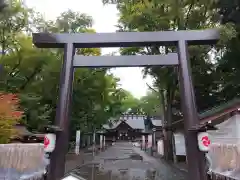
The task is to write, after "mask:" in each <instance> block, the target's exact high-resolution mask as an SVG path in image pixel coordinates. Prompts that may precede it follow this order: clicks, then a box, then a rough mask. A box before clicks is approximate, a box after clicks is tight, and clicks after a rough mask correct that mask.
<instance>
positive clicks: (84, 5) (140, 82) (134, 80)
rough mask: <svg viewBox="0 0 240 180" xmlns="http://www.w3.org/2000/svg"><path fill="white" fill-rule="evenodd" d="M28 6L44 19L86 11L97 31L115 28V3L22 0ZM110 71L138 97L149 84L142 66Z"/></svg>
mask: <svg viewBox="0 0 240 180" xmlns="http://www.w3.org/2000/svg"><path fill="white" fill-rule="evenodd" d="M24 1H25V4H26V5H27V6H28V7H31V8H34V9H35V10H36V11H38V12H40V13H42V14H43V15H44V17H45V18H46V19H49V20H50V19H55V18H56V17H57V16H59V15H60V13H61V12H64V11H66V10H68V9H71V10H73V11H77V12H80V13H86V14H88V15H90V16H92V17H93V20H94V25H93V28H94V29H95V30H96V31H97V32H115V31H116V30H117V28H116V27H115V25H117V20H118V11H117V9H116V6H115V5H103V4H102V0H67V1H66V0H24ZM112 51H114V52H115V51H117V49H114V48H103V49H102V54H108V53H110V52H112ZM112 72H113V73H114V75H115V76H117V77H119V78H120V84H121V87H122V88H124V89H126V90H128V91H130V92H131V93H132V94H133V95H134V96H135V97H137V98H140V97H141V96H144V95H145V94H146V92H147V89H148V87H147V85H146V83H148V84H151V82H152V80H151V78H150V77H147V78H146V79H143V78H142V68H138V67H136V68H135V67H134V68H133V67H131V68H117V69H113V70H112Z"/></svg>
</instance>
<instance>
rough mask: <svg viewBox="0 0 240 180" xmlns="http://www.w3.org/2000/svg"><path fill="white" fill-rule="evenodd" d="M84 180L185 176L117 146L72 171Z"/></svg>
mask: <svg viewBox="0 0 240 180" xmlns="http://www.w3.org/2000/svg"><path fill="white" fill-rule="evenodd" d="M72 172H73V173H75V174H76V175H78V176H81V177H83V178H85V179H86V180H185V179H186V173H184V172H182V171H180V170H178V169H176V168H173V167H172V166H170V165H168V164H166V163H164V162H162V161H161V160H160V159H156V158H154V157H151V156H149V155H148V154H146V153H145V152H144V151H142V150H141V149H139V148H137V147H133V146H132V144H131V143H128V142H119V143H116V144H115V145H113V146H111V147H109V148H108V149H107V150H105V151H104V152H101V153H99V154H98V155H97V156H95V158H94V159H93V160H92V161H91V162H89V163H87V164H85V165H83V166H81V167H79V168H76V169H75V170H73V171H72Z"/></svg>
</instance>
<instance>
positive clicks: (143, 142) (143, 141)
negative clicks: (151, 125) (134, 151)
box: [142, 135, 145, 148]
mask: <svg viewBox="0 0 240 180" xmlns="http://www.w3.org/2000/svg"><path fill="white" fill-rule="evenodd" d="M142 148H145V135H142Z"/></svg>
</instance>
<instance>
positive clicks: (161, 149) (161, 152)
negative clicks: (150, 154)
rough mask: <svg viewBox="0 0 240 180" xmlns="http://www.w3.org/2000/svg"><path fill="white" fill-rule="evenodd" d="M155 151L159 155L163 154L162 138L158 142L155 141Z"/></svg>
mask: <svg viewBox="0 0 240 180" xmlns="http://www.w3.org/2000/svg"><path fill="white" fill-rule="evenodd" d="M157 152H158V154H160V155H164V149H163V140H158V142H157Z"/></svg>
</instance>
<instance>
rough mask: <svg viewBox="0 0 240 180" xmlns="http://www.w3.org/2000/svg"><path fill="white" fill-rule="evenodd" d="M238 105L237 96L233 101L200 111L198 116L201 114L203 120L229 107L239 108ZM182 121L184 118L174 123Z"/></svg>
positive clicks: (239, 102)
mask: <svg viewBox="0 0 240 180" xmlns="http://www.w3.org/2000/svg"><path fill="white" fill-rule="evenodd" d="M238 105H239V107H240V99H237V98H236V99H233V100H231V101H228V102H226V103H224V104H221V105H219V106H215V107H213V108H211V109H208V110H206V111H203V112H201V113H199V114H198V116H199V118H200V119H201V120H202V119H205V118H208V117H211V116H214V115H216V114H218V113H221V112H223V111H225V110H227V109H230V108H234V107H236V108H237V106H238ZM182 121H183V119H181V120H179V121H176V122H174V123H173V124H178V123H180V122H182Z"/></svg>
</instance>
